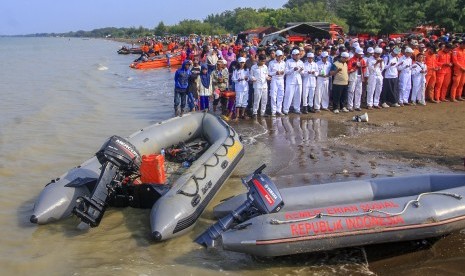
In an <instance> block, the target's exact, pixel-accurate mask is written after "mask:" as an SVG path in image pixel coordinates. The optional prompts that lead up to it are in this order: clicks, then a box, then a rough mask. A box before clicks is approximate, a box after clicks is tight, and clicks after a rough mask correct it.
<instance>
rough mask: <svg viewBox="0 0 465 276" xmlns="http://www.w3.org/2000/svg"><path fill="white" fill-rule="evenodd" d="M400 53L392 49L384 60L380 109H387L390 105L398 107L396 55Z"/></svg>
mask: <svg viewBox="0 0 465 276" xmlns="http://www.w3.org/2000/svg"><path fill="white" fill-rule="evenodd" d="M399 53H400V49H399V48H394V49H393V50H392V52H391V53H390V54H389V55H387V56H386V57H385V58H384V64H385V67H384V79H383V90H382V92H381V97H380V101H379V102H380V104H381V107H382V108H388V107H389V105H388V104H387V103H390V104H391V106H393V107H399V106H400V105H399V104H398V102H399V91H398V89H397V82H398V77H399V72H398V71H397V66H398V61H399V60H398V55H399Z"/></svg>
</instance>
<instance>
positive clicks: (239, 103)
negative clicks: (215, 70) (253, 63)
mask: <svg viewBox="0 0 465 276" xmlns="http://www.w3.org/2000/svg"><path fill="white" fill-rule="evenodd" d="M237 61H238V67H237V68H236V69H235V70H234V71H233V74H232V76H231V80H232V81H233V82H234V89H235V92H236V118H235V121H237V120H238V119H239V118H241V119H244V118H245V109H246V108H247V104H248V99H249V83H248V80H249V70H247V68H246V67H245V61H246V59H245V58H244V57H240V58H239V59H238V60H237Z"/></svg>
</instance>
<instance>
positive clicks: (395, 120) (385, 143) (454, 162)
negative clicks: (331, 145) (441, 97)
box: [323, 102, 465, 170]
mask: <svg viewBox="0 0 465 276" xmlns="http://www.w3.org/2000/svg"><path fill="white" fill-rule="evenodd" d="M364 112H367V114H368V118H369V121H368V122H360V123H358V122H352V121H351V119H352V117H353V116H354V115H358V114H363V113H364ZM323 114H324V115H323V116H325V117H327V118H328V119H329V120H337V121H341V122H343V123H344V124H345V125H354V124H356V125H357V127H355V128H354V132H353V135H348V136H347V137H343V138H342V139H339V141H338V142H339V143H341V144H345V145H347V146H350V147H353V148H355V149H360V150H363V151H366V152H384V153H386V154H388V155H391V156H392V157H393V158H394V159H396V158H399V159H414V160H427V161H432V162H435V163H437V164H439V165H442V166H447V167H449V168H450V169H452V170H463V168H464V161H463V158H464V157H465V146H464V145H465V143H464V142H465V102H457V103H451V102H446V103H439V104H434V103H428V104H427V106H418V105H417V106H404V107H398V108H394V107H390V108H385V109H381V110H376V109H375V110H366V109H363V111H361V112H350V113H346V114H338V115H335V114H332V113H329V112H326V113H323Z"/></svg>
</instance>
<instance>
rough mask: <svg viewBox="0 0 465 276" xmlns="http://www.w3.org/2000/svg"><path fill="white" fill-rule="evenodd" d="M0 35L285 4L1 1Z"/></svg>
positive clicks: (253, 0) (152, 22)
mask: <svg viewBox="0 0 465 276" xmlns="http://www.w3.org/2000/svg"><path fill="white" fill-rule="evenodd" d="M2 2H3V3H1V8H0V35H24V34H35V33H66V32H70V31H79V30H84V31H91V30H93V29H99V28H105V27H116V28H121V27H136V28H137V27H139V26H143V27H146V28H150V29H153V28H155V27H156V26H157V25H158V23H159V22H160V21H163V23H164V24H165V25H174V24H176V23H178V22H179V21H181V20H183V19H198V20H203V19H205V18H206V17H207V16H208V15H210V14H217V13H221V12H223V11H227V10H234V9H235V8H239V7H241V8H245V7H251V8H256V9H258V8H263V7H266V8H272V9H278V8H282V6H283V5H284V4H285V3H287V0H247V1H244V0H168V1H155V0H135V1H121V0H111V1H110V0H75V1H69V0H10V1H2Z"/></svg>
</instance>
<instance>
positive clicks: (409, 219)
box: [202, 174, 465, 256]
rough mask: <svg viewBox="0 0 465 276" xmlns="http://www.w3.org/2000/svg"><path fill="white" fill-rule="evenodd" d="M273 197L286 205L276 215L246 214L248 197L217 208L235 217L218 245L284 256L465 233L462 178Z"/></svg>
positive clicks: (320, 188)
mask: <svg viewBox="0 0 465 276" xmlns="http://www.w3.org/2000/svg"><path fill="white" fill-rule="evenodd" d="M272 194H279V196H280V197H281V198H282V200H283V202H284V205H283V207H282V208H281V209H280V210H279V212H264V211H261V212H258V211H259V210H263V208H261V209H260V208H253V204H251V203H249V204H248V206H251V205H252V207H251V208H248V209H247V210H245V211H244V210H243V209H244V207H243V208H242V209H241V206H245V205H244V202H250V199H251V198H253V195H251V194H250V191H249V193H247V194H242V195H238V196H235V197H233V198H230V199H228V200H225V201H224V202H222V203H221V204H219V205H218V206H216V207H215V208H214V215H215V216H216V217H218V218H220V217H221V218H222V217H224V216H226V215H227V214H233V215H232V216H231V215H229V216H230V217H233V218H235V220H236V223H235V224H234V223H230V224H231V225H232V226H233V227H228V229H226V228H227V227H222V228H221V229H220V228H218V227H217V229H220V230H218V231H217V232H218V233H216V234H215V235H214V237H213V238H216V237H220V236H221V243H222V247H223V249H225V250H230V251H236V252H243V253H248V254H251V255H257V256H282V255H291V254H298V253H306V252H316V251H325V250H332V249H336V248H343V247H353V246H363V245H369V244H379V243H388V242H397V241H409V240H419V239H425V238H432V237H440V236H442V235H445V234H449V233H451V232H453V231H457V230H460V229H463V228H465V200H464V199H463V197H464V196H465V174H443V175H441V174H431V175H414V176H403V177H389V178H379V179H368V180H355V181H347V182H335V183H328V184H321V185H311V186H302V187H295V188H285V189H281V190H280V191H274V192H273V193H272ZM237 210H241V212H242V215H241V214H239V213H238V211H237ZM265 211H266V210H265ZM248 214H252V215H248ZM221 220H222V219H221ZM221 220H220V221H221ZM223 224H224V223H223ZM210 232H211V231H210ZM211 236H213V235H211ZM202 244H205V245H208V243H202Z"/></svg>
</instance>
